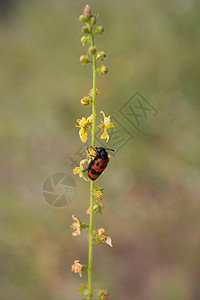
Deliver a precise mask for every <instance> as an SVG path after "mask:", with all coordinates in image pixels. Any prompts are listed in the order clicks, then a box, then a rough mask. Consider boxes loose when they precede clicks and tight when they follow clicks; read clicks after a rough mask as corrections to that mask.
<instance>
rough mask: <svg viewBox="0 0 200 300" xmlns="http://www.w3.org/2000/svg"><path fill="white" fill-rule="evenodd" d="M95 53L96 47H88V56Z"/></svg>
mask: <svg viewBox="0 0 200 300" xmlns="http://www.w3.org/2000/svg"><path fill="white" fill-rule="evenodd" d="M96 52H97V48H96V46H92V47H90V48H89V49H88V53H89V54H90V55H94V54H95V53H96Z"/></svg>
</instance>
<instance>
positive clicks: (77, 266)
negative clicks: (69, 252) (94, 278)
mask: <svg viewBox="0 0 200 300" xmlns="http://www.w3.org/2000/svg"><path fill="white" fill-rule="evenodd" d="M79 262H80V261H79V260H75V261H74V264H73V265H72V273H79V274H80V277H82V265H81V264H80V263H79Z"/></svg>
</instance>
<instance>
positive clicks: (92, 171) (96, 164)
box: [88, 147, 114, 181]
mask: <svg viewBox="0 0 200 300" xmlns="http://www.w3.org/2000/svg"><path fill="white" fill-rule="evenodd" d="M95 150H96V156H94V159H93V160H91V162H90V164H89V166H88V176H89V177H90V179H91V180H93V181H94V180H96V179H97V178H98V177H99V176H100V175H101V173H102V172H103V171H104V170H105V168H106V167H107V164H108V161H109V157H108V152H107V151H106V150H111V151H113V152H114V150H113V149H107V148H103V147H96V148H95Z"/></svg>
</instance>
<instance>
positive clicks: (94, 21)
mask: <svg viewBox="0 0 200 300" xmlns="http://www.w3.org/2000/svg"><path fill="white" fill-rule="evenodd" d="M96 22H97V18H96V17H95V16H92V18H91V19H90V24H91V25H92V26H93V25H94V24H96Z"/></svg>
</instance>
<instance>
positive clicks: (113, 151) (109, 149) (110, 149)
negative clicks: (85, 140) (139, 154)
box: [105, 148, 115, 152]
mask: <svg viewBox="0 0 200 300" xmlns="http://www.w3.org/2000/svg"><path fill="white" fill-rule="evenodd" d="M105 149H106V150H110V151H112V152H115V151H114V150H113V149H109V148H105Z"/></svg>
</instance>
